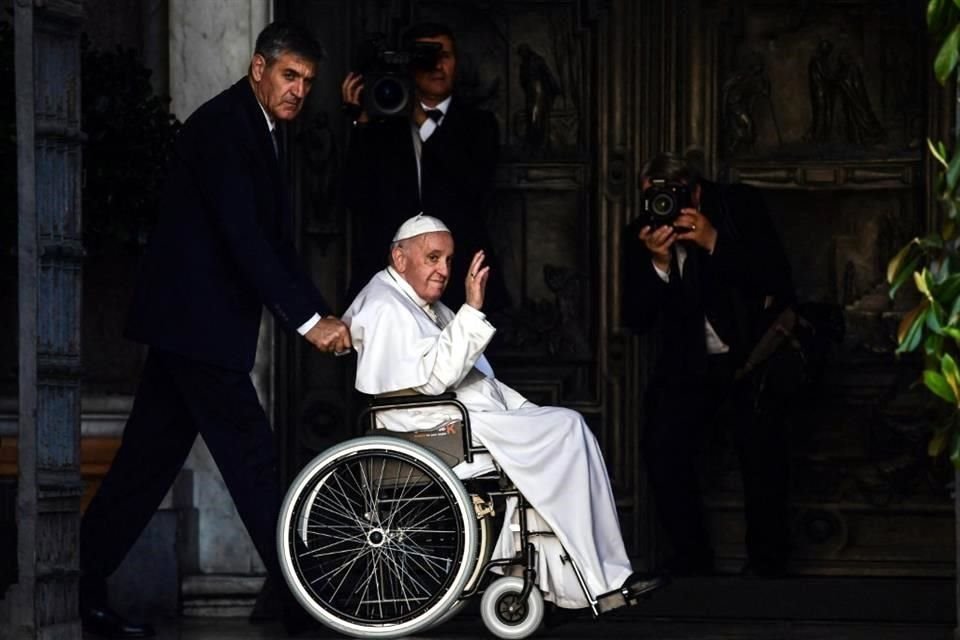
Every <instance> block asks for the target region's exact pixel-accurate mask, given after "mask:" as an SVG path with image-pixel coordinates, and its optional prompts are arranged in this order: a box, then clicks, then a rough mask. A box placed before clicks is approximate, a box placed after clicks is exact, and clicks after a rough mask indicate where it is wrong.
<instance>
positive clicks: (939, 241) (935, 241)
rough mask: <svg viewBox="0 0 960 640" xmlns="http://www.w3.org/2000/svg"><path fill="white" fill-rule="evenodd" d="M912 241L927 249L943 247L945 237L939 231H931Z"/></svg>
mask: <svg viewBox="0 0 960 640" xmlns="http://www.w3.org/2000/svg"><path fill="white" fill-rule="evenodd" d="M912 242H914V243H916V245H917V246H918V247H920V248H921V249H923V250H925V251H928V250H930V249H943V237H942V236H941V235H940V234H939V233H931V234H929V235H925V236H923V237H922V238H914V239H913V240H912Z"/></svg>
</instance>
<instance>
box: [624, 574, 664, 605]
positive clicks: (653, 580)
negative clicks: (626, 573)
mask: <svg viewBox="0 0 960 640" xmlns="http://www.w3.org/2000/svg"><path fill="white" fill-rule="evenodd" d="M668 584H670V578H668V577H666V576H660V575H644V574H642V573H633V574H632V575H631V576H630V577H629V578H627V580H626V581H625V582H624V583H623V586H622V587H620V591H621V592H622V593H623V596H624V597H625V598H627V599H628V600H633V599H635V598H639V597H641V596H642V597H644V598H646V597H649V596H650V594H652V593H653V592H654V591H656V590H657V589H662V588H663V587H665V586H667V585H668Z"/></svg>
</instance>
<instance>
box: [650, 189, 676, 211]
mask: <svg viewBox="0 0 960 640" xmlns="http://www.w3.org/2000/svg"><path fill="white" fill-rule="evenodd" d="M674 205H675V203H674V200H673V197H672V196H671V195H670V194H668V193H658V194H657V195H656V196H654V197H653V200H651V201H650V210H651V211H652V212H653V215H655V216H668V215H670V214H671V213H673V209H674Z"/></svg>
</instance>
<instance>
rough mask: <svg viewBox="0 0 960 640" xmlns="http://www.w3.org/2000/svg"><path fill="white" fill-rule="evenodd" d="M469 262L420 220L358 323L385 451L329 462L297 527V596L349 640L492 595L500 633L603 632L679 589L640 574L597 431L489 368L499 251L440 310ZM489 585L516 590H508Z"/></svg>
mask: <svg viewBox="0 0 960 640" xmlns="http://www.w3.org/2000/svg"><path fill="white" fill-rule="evenodd" d="M453 250H454V241H453V237H452V235H451V233H450V231H449V229H448V228H447V227H446V226H445V225H444V224H443V222H442V221H440V220H438V219H437V218H434V217H431V216H426V215H423V214H421V215H418V216H415V217H414V218H411V219H409V220H407V221H406V222H404V223H403V225H401V227H400V228H399V229H398V230H397V232H396V234H395V236H394V238H393V242H392V244H391V246H390V257H389V266H388V267H387V268H386V269H384V270H383V271H381V272H379V273H378V274H376V275H375V276H374V277H373V278H372V279H371V280H370V282H369V283H368V284H367V285H366V287H364V289H363V290H362V291H361V292H360V293H359V294H358V296H357V297H356V299H355V300H354V301H353V303H352V304H351V305H350V307H349V309H348V310H347V311H346V313H345V314H344V315H343V318H342V319H343V321H344V322H345V323H346V324H347V325H349V327H350V332H351V337H352V339H353V345H354V348H355V349H356V351H357V375H356V388H357V390H359V391H360V392H362V393H365V394H368V395H370V396H373V397H374V400H373V401H372V404H371V408H370V409H369V410H368V411H367V412H365V413H364V416H363V419H364V420H366V421H367V422H368V423H369V426H370V427H371V428H372V433H374V434H376V433H379V434H382V435H367V436H363V437H360V438H355V439H353V440H350V441H348V442H345V443H341V444H340V445H337V446H335V447H332V448H331V449H329V450H327V451H326V452H324V453H321V454H320V455H319V456H317V458H315V459H314V460H313V461H312V462H311V463H309V464H308V465H307V466H306V467H305V468H304V469H303V471H302V472H301V473H300V475H299V476H298V477H297V479H296V480H295V481H294V482H293V484H292V485H291V488H290V490H289V492H288V493H287V496H286V499H285V501H284V504H283V508H282V510H281V516H280V521H279V524H278V547H279V555H280V563H281V567H282V569H283V573H284V577H285V578H286V580H287V582H288V584H289V585H290V587H291V591H292V592H293V593H294V595H295V596H296V598H297V599H298V601H299V602H300V604H301V605H303V606H304V608H305V609H306V610H307V611H308V612H309V613H310V614H311V615H313V616H314V617H315V618H317V619H318V620H320V621H321V622H323V623H324V624H326V625H327V626H329V627H331V628H333V629H336V630H338V631H340V632H342V633H346V634H348V635H352V636H356V637H378V638H391V637H398V636H403V635H409V634H411V633H415V632H417V631H420V630H423V629H426V628H429V627H432V626H435V625H437V624H440V623H442V622H444V621H446V620H447V619H449V618H450V617H452V616H453V615H455V614H456V612H457V611H459V609H460V608H461V607H462V606H463V604H464V603H465V602H466V600H467V599H468V598H469V597H470V596H472V595H474V594H477V593H480V592H483V598H482V601H481V616H482V618H483V620H484V623H485V624H486V626H487V627H488V629H489V630H490V631H491V632H492V633H494V634H495V635H497V636H498V637H502V638H523V637H526V636H528V635H530V634H531V633H533V632H534V631H535V630H536V629H537V628H538V627H539V624H540V622H541V620H542V618H543V612H544V605H543V600H544V599H546V600H548V601H552V602H554V603H555V604H556V605H557V606H559V607H564V608H583V607H589V608H590V609H591V612H592V613H593V615H594V616H596V615H599V614H600V613H602V612H604V611H608V610H611V609H615V608H617V607H620V606H623V605H625V604H629V603H632V602H634V601H636V599H637V598H638V597H639V596H646V595H648V594H649V593H650V592H652V591H653V590H655V589H657V588H659V587H661V586H663V584H664V583H665V581H664V580H663V579H662V578H660V577H658V576H642V575H639V574H636V573H634V572H633V570H632V567H631V564H630V560H629V558H628V557H627V553H626V549H625V548H624V544H623V539H622V536H621V534H620V524H619V520H618V517H617V511H616V503H615V501H614V496H613V491H612V489H611V487H610V480H609V478H608V476H607V471H606V466H605V464H604V461H603V455H602V453H601V450H600V447H599V444H598V443H597V440H596V438H595V437H594V435H593V433H592V432H591V431H590V429H589V427H588V426H587V424H586V423H585V422H584V420H583V418H582V416H581V415H580V414H579V413H577V412H575V411H571V410H569V409H564V408H560V407H540V406H537V405H535V404H533V403H531V402H530V401H528V400H527V399H525V398H524V397H523V396H522V395H520V394H519V393H518V392H517V391H515V390H513V389H511V388H510V387H508V386H507V385H505V384H503V383H502V382H500V381H498V380H497V379H496V378H495V377H494V375H493V370H492V368H491V366H490V364H489V362H487V360H486V358H485V357H484V355H483V351H484V349H485V348H486V346H487V345H488V344H489V342H490V340H491V339H492V338H493V335H494V333H495V332H496V329H495V328H494V327H493V326H492V325H491V324H490V323H489V322H488V321H487V320H486V317H485V315H484V313H483V312H482V311H481V309H482V307H483V300H484V293H485V290H486V283H487V278H488V275H489V267H488V266H486V265H485V264H484V255H483V252H482V251H481V252H478V253H477V254H476V255H475V256H474V257H473V260H472V262H471V265H470V273H469V274H468V275H467V277H466V283H465V286H466V303H465V304H464V305H463V306H461V308H460V309H459V310H458V311H457V312H456V313H454V312H453V311H452V310H451V309H449V308H448V307H447V306H445V305H444V304H443V303H442V302H440V296H441V295H442V294H443V292H444V290H445V289H446V286H447V284H448V280H449V273H450V263H451V258H452V256H453ZM451 392H453V393H451ZM451 443H452V445H453V446H452V447H451V446H450V445H451ZM495 516H496V517H497V518H498V520H497V521H499V519H502V525H501V528H500V531H499V533H498V534H497V535H496V536H494V532H493V530H492V524H491V523H493V522H494V521H495V520H494V517H495ZM488 570H493V571H494V572H496V573H499V574H503V576H504V577H497V578H496V579H494V580H492V581H491V578H492V577H496V576H495V575H494V574H491V573H490V572H489V571H488Z"/></svg>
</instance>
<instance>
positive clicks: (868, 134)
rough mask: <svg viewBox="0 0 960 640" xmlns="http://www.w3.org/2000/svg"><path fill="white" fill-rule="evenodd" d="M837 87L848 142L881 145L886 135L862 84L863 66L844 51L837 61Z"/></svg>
mask: <svg viewBox="0 0 960 640" xmlns="http://www.w3.org/2000/svg"><path fill="white" fill-rule="evenodd" d="M836 86H837V93H838V94H839V96H840V104H841V105H842V107H843V118H844V122H845V124H846V132H845V133H846V138H847V141H848V142H853V143H856V144H875V143H877V142H881V141H882V140H883V139H884V138H885V137H886V134H885V132H884V129H883V125H881V124H880V121H879V120H878V119H877V116H876V115H875V114H874V112H873V107H871V106H870V97H869V96H868V95H867V88H866V86H865V85H864V82H863V67H861V66H860V65H859V64H857V63H856V62H854V60H853V58H852V56H851V55H850V54H849V53H848V52H846V51H841V52H840V55H839V57H838V59H837V70H836Z"/></svg>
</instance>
